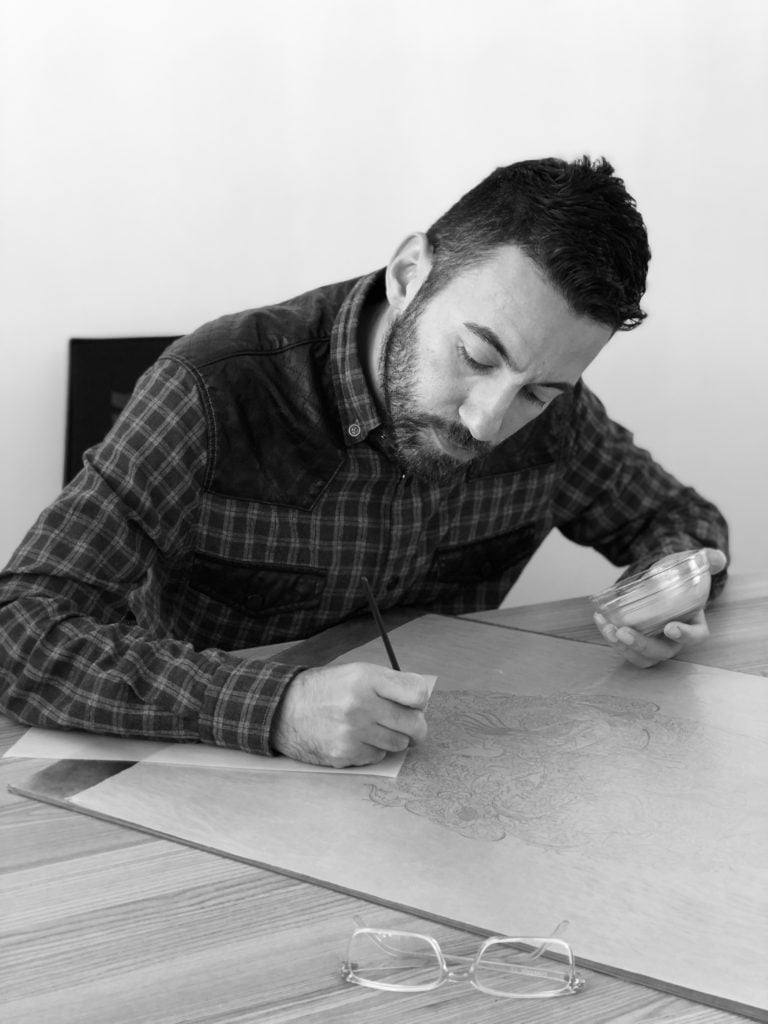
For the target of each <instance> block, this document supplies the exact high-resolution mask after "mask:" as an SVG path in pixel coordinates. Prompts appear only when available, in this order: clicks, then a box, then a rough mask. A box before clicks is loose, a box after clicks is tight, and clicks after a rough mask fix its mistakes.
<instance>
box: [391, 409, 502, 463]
mask: <svg viewBox="0 0 768 1024" xmlns="http://www.w3.org/2000/svg"><path fill="white" fill-rule="evenodd" d="M398 425H399V426H401V427H405V428H406V429H407V430H409V431H412V432H413V433H414V434H415V433H419V432H421V431H423V430H429V429H431V430H434V431H435V432H436V433H438V434H441V435H442V436H443V437H445V438H446V439H447V440H448V441H449V442H450V443H451V444H453V445H456V447H457V448H464V449H466V451H469V452H472V453H473V454H474V455H476V456H480V455H486V454H487V453H488V452H490V451H491V450H492V449H493V445H492V444H490V443H489V442H488V441H478V440H477V438H476V437H473V436H472V434H471V433H470V432H469V431H468V430H467V428H466V427H465V426H463V425H462V424H460V423H452V422H450V420H441V419H440V417H439V416H415V417H409V418H408V419H407V421H404V422H401V423H399V424H398Z"/></svg>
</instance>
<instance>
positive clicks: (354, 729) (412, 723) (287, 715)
mask: <svg viewBox="0 0 768 1024" xmlns="http://www.w3.org/2000/svg"><path fill="white" fill-rule="evenodd" d="M428 700H429V686H428V685H427V681H426V680H425V679H424V677H423V676H420V675H417V674H416V673H414V672H395V670H394V669H390V668H382V667H381V666H380V665H369V664H366V663H364V662H354V663H353V664H351V665H332V666H328V667H327V668H311V669H306V670H305V671H304V672H300V673H299V674H298V675H297V676H296V677H295V679H293V681H292V682H291V684H290V686H289V687H288V689H287V690H286V692H285V694H284V696H283V699H282V701H281V703H280V707H279V708H278V710H277V715H276V721H275V723H274V725H273V728H272V746H273V747H274V749H275V750H277V751H278V752H279V753H281V754H285V755H286V756H287V757H292V758H295V759H296V760H297V761H305V762H307V763H308V764H323V765H330V766H331V767H332V768H348V767H350V766H352V765H363V764H375V763H376V762H378V761H382V760H383V759H384V758H385V757H386V755H387V754H389V753H391V752H393V751H399V750H405V749H406V747H408V746H409V745H410V744H411V743H418V742H420V741H421V740H423V739H424V738H425V737H426V735H427V723H426V721H425V718H424V709H425V708H426V706H427V701H428Z"/></svg>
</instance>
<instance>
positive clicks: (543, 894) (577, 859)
mask: <svg viewBox="0 0 768 1024" xmlns="http://www.w3.org/2000/svg"><path fill="white" fill-rule="evenodd" d="M393 642H394V645H395V649H396V650H397V652H398V656H399V659H400V662H401V664H402V665H403V667H406V668H408V669H410V670H414V671H420V672H424V673H437V674H438V675H439V681H438V684H437V686H436V688H435V691H434V692H433V694H432V698H431V701H430V705H429V709H428V721H429V728H430V732H429V738H428V739H427V741H426V742H425V743H424V744H423V745H422V746H420V747H418V748H416V749H413V750H412V751H410V753H409V755H408V757H407V759H406V762H405V765H404V766H403V768H402V770H401V772H400V774H399V776H398V777H397V779H371V778H367V779H366V778H364V777H362V776H357V777H354V776H342V775H340V774H327V773H326V774H314V775H306V774H301V775H300V774H293V775H286V774H261V775H259V776H253V775H245V774H244V773H237V772H227V771H223V770H222V771H217V770H211V771H205V772H203V771H197V770H193V769H190V768H185V767H173V766H166V765H157V764H147V763H143V764H138V765H136V766H135V767H132V768H130V769H128V770H126V771H123V772H120V773H118V774H116V775H114V776H113V777H111V778H109V779H108V780H106V781H104V782H102V783H100V784H99V785H96V786H95V787H93V788H91V789H88V790H86V791H85V792H83V793H81V794H79V795H78V796H76V797H74V798H72V799H73V802H74V803H76V805H77V806H78V807H79V808H80V809H82V810H85V811H87V812H89V813H95V814H98V815H101V816H106V817H108V818H112V819H116V820H120V821H124V822H128V823H131V824H133V825H136V826H138V827H140V828H145V829H149V830H151V831H153V832H156V833H159V834H162V835H167V836H171V837H174V838H177V839H180V840H182V841H185V842H189V843H192V844H194V845H197V846H200V847H203V848H206V849H211V850H215V851H219V852H222V853H225V854H228V855H231V856H236V857H240V858H243V859H245V860H249V861H253V862H255V863H258V864H262V865H266V866H268V867H271V868H274V869H276V870H279V871H283V872H287V873H290V874H295V875H298V876H301V877H304V878H308V879H312V880H316V881H318V882H321V883H323V884H326V885H330V886H333V887H337V888H340V889H343V890H346V891H350V892H354V893H357V894H362V895H365V896H367V897H370V898H372V899H374V900H377V901H379V902H383V903H388V904H391V905H393V906H397V907H405V908H409V909H411V910H415V911H417V912H419V913H421V914H423V915H426V916H432V917H435V918H439V919H443V920H448V921H450V922H454V923H459V924H462V925H464V926H466V927H469V928H473V929H477V930H480V931H486V932H498V933H506V934H517V935H525V934H539V935H540V934H546V933H547V932H548V931H550V930H552V929H553V928H554V927H555V926H556V925H557V924H558V923H559V922H560V921H562V920H563V919H567V920H569V921H570V926H569V928H568V930H567V932H566V937H567V938H568V939H569V940H570V941H571V942H572V944H573V946H574V949H575V952H576V954H577V957H578V958H579V959H580V960H581V961H582V962H584V963H586V964H590V963H591V964H594V965H600V966H602V967H603V968H608V969H610V970H611V971H612V972H614V973H617V974H620V975H623V976H629V977H637V978H638V979H639V980H642V981H644V982H646V983H649V984H653V985H657V986H659V987H662V988H666V989H668V990H670V991H674V992H679V993H682V994H685V995H689V996H691V997H693V998H698V999H700V1000H702V1001H705V1002H712V1003H714V1004H716V1005H723V1006H725V1007H729V1008H732V1009H740V1010H742V1011H743V1012H748V1013H750V1014H752V1015H755V1016H761V1015H762V1016H763V1017H765V1016H766V1014H768V971H766V970H765V964H766V963H768V882H767V876H766V871H767V870H768V869H767V865H768V797H767V795H766V794H768V681H766V680H765V679H764V678H761V677H753V676H748V675H743V674H741V673H736V672H728V671H726V670H723V669H717V668H708V667H703V666H698V665H692V664H682V663H668V664H666V665H662V666H659V667H657V668H654V669H652V670H648V671H642V670H638V669H635V668H633V667H632V666H629V665H624V664H622V663H621V662H620V661H618V660H617V657H616V655H615V654H614V653H613V652H611V651H610V650H608V649H606V648H603V647H597V646H591V645H587V644H582V643H578V642H574V641H568V640H557V639H552V638H549V637H543V636H538V635H534V634H527V633H519V632H513V631H509V630H502V629H498V628H496V627H494V626H487V625H483V624H479V623H475V622H466V621H464V622H462V621H456V620H453V619H451V620H448V619H444V618H441V617H438V616H426V617H424V618H422V619H419V620H416V621H414V622H411V623H409V624H407V625H405V626H403V627H401V628H399V629H398V630H396V631H395V632H394V633H393ZM382 654H383V652H382V650H381V645H380V643H372V644H370V645H366V647H364V648H361V649H358V650H357V651H354V652H351V653H350V654H349V655H348V656H347V659H345V660H351V659H359V658H361V657H364V658H366V659H368V660H372V661H383V658H382Z"/></svg>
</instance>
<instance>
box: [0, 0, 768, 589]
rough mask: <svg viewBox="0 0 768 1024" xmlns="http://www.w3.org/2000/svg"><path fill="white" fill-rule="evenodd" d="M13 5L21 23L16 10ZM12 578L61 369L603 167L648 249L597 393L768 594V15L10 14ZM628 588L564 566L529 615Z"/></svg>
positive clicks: (195, 9)
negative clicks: (527, 182) (514, 187)
mask: <svg viewBox="0 0 768 1024" xmlns="http://www.w3.org/2000/svg"><path fill="white" fill-rule="evenodd" d="M0 2H1V0H0ZM0 9H1V11H2V22H1V23H0V69H1V70H0V75H1V76H2V77H1V78H0V96H1V97H2V99H1V100H0V102H2V111H1V113H2V122H1V127H0V131H1V132H2V135H1V137H0V175H1V176H2V187H0V204H1V205H0V217H1V225H2V227H1V232H0V233H1V239H0V246H1V249H0V288H1V289H2V293H3V294H2V304H1V306H0V328H1V330H2V334H1V335H0V346H1V351H2V357H3V360H2V374H1V375H0V410H2V430H1V431H0V470H1V472H2V499H1V506H0V513H1V515H2V518H1V519H0V562H4V561H5V560H6V559H7V557H8V556H9V555H10V553H11V551H12V550H13V548H14V547H15V545H16V544H17V543H18V541H19V540H20V539H21V537H22V535H23V533H24V531H25V530H26V528H27V527H28V526H29V525H30V523H31V522H32V520H33V518H34V516H35V515H36V514H37V513H38V512H39V511H40V509H41V508H42V507H43V506H44V505H45V504H47V502H48V501H50V500H51V499H52V498H53V497H54V496H55V495H56V493H57V491H58V488H59V484H60V479H61V466H62V459H63V424H64V397H65V385H66V343H67V339H68V338H69V337H70V336H73V335H86V336H87V335H95V336H99V335H104V334H113V335H114V334H142V333H146V334H150V333H152V334H154V333H159V334H163V333H175V332H184V331H186V330H190V329H193V328H194V327H196V326H197V325H198V324H200V323H201V322H202V321H204V320H206V319H209V318H211V317H214V316H217V315H219V314H221V313H225V312H231V311H234V310H236V309H240V308H245V307H248V306H253V305H257V304H260V303H267V302H270V301H273V300H277V299H280V298H284V297H287V296H289V295H291V294H295V293H297V292H299V291H300V290H302V289H304V288H308V287H312V286H314V285H317V284H320V283H323V282H327V281H332V280H336V279H341V278H344V277H347V276H353V275H355V274H358V273H362V272H364V271H367V270H369V269H373V268H374V267H376V266H379V265H382V264H383V263H384V262H386V260H387V259H388V257H389V255H390V254H391V252H392V251H393V249H394V247H395V246H396V244H397V243H398V242H399V241H400V239H401V237H402V236H404V235H405V234H406V233H407V232H408V231H410V230H412V229H422V228H425V227H426V226H427V225H428V224H429V223H430V222H431V220H432V219H433V218H434V217H435V216H436V215H438V214H439V213H440V212H442V210H443V209H444V208H445V207H446V206H447V205H448V204H449V203H451V202H452V201H453V200H454V199H455V198H457V197H458V195H459V194H460V193H462V192H463V191H465V190H466V189H467V188H469V187H471V186H472V185H474V184H475V183H476V181H477V180H479V179H480V178H481V177H482V176H484V175H485V174H486V173H488V172H489V171H490V170H491V169H492V168H493V167H494V166H496V165H497V164H500V163H508V162H511V161H513V160H515V159H522V158H525V157H530V156H539V155H550V154H554V155H562V156H566V157H573V156H577V155H579V154H581V153H582V152H589V153H591V154H592V155H599V154H605V155H607V156H608V157H609V158H610V159H611V160H612V161H613V163H614V164H615V166H616V168H617V170H618V172H619V173H620V174H621V175H622V176H623V177H624V178H625V180H626V182H627V184H628V186H629V188H630V191H631V192H632V193H633V194H634V195H635V197H636V198H637V200H638V204H639V206H640V209H641V210H642V212H643V213H644V215H645V217H646V220H647V223H648V226H649V230H650V233H651V240H652V245H653V251H654V258H653V264H652V272H651V277H650V288H649V293H648V297H647V303H646V305H647V308H648V310H649V312H650V314H651V316H650V317H649V320H648V322H647V323H646V324H645V325H644V326H643V327H642V328H640V330H639V331H637V332H634V333H631V334H628V335H619V336H617V337H616V338H615V339H614V341H612V342H611V345H610V346H609V349H608V350H607V351H606V353H604V354H603V355H602V356H601V357H600V359H599V360H598V362H597V363H596V364H595V366H594V367H593V368H591V369H590V371H589V373H588V377H587V379H588V381H589V383H591V384H592V386H594V387H595V388H596V389H597V390H598V392H599V393H600V394H601V396H602V397H603V399H604V400H605V401H606V403H607V405H608V407H609V409H610V411H611V412H612V413H613V414H614V415H615V416H616V418H618V419H620V420H621V421H622V422H625V423H626V424H628V425H631V426H632V427H633V428H634V429H635V431H636V435H637V438H638V440H639V441H640V442H641V443H642V444H644V445H646V446H648V447H650V448H652V450H653V451H654V452H655V453H656V454H657V456H658V457H659V458H660V460H661V461H662V462H663V463H665V464H666V465H667V466H668V467H669V468H670V469H672V470H673V471H674V472H676V473H678V475H680V476H682V477H684V478H685V479H686V481H688V482H692V483H694V484H696V485H697V486H698V487H699V488H700V490H702V491H703V492H704V493H705V494H707V495H708V496H711V497H712V498H713V499H715V500H716V501H717V502H718V503H719V504H720V505H721V506H722V508H723V509H724V511H725V512H726V514H727V515H728V517H729V519H730V521H731V523H732V528H733V534H734V537H733V555H734V569H735V570H739V571H751V570H753V569H768V544H766V542H765V536H764V530H763V519H764V518H765V512H764V510H765V507H766V504H768V485H767V484H766V457H765V453H764V451H765V446H766V442H768V414H767V413H766V401H765V398H764V392H765V383H764V380H765V379H766V377H768V355H766V344H765V341H766V330H765V327H764V324H763V318H762V317H761V316H760V313H761V312H762V306H763V302H764V300H763V295H764V294H765V290H766V280H768V273H767V271H768V259H767V258H766V246H765V241H766V238H767V237H768V231H767V228H768V199H767V198H766V196H767V194H768V190H766V187H765V182H766V180H768V142H767V141H766V124H767V123H768V73H767V71H766V68H767V67H768V54H767V50H768V3H765V2H764V0H388V2H376V3H374V2H371V0H274V2H270V3H262V2H259V0H178V2H174V0H125V2H118V0H4V2H2V7H1V8H0ZM615 575H616V571H615V570H614V569H613V567H611V566H609V565H608V564H607V563H605V562H604V561H603V559H601V558H600V557H599V556H598V555H596V554H595V553H593V552H591V551H584V550H582V549H577V548H575V547H574V546H572V545H570V544H567V543H566V542H565V541H562V540H561V539H558V538H554V539H553V540H552V541H550V542H547V544H546V545H545V546H544V548H543V549H542V551H541V552H540V554H539V555H537V557H536V558H535V559H534V561H533V563H532V564H531V566H530V567H529V569H528V570H527V571H526V573H525V575H524V577H523V579H522V580H521V582H520V584H519V586H518V587H517V588H516V589H515V592H514V597H513V601H514V602H520V601H528V600H538V599H547V598H552V597H559V596H568V595H571V594H576V593H583V592H584V591H586V590H590V589H594V588H595V587H597V586H599V585H602V583H604V582H608V581H609V580H610V579H612V578H613V577H614V576H615Z"/></svg>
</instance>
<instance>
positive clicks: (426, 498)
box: [0, 273, 727, 753]
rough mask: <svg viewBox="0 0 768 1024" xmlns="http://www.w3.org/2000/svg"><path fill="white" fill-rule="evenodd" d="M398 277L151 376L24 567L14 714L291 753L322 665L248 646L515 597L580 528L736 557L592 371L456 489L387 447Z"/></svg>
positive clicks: (3, 616) (5, 617)
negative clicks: (278, 732) (270, 657)
mask: <svg viewBox="0 0 768 1024" xmlns="http://www.w3.org/2000/svg"><path fill="white" fill-rule="evenodd" d="M380 287H381V274H380V273H379V274H374V275H370V276H368V277H366V278H363V279H360V280H359V281H357V282H348V283H346V284H345V285H343V286H340V285H339V286H330V287H328V288H326V289H318V290H317V291H315V292H312V293H308V295H307V296H301V297H299V298H298V299H296V300H292V302H291V303H287V304H284V305H283V306H278V307H270V308H269V309H266V310H254V311H250V312H248V313H244V314H240V315H239V316H238V317H227V318H223V319H222V320H219V321H215V322H214V323H213V324H210V325H207V326H206V327H205V328H202V329H201V331H200V332H196V333H195V334H194V335H191V336H190V337H189V338H188V339H182V341H180V342H178V343H176V345H175V346H174V347H173V348H172V349H171V350H170V352H169V353H168V354H167V355H164V356H163V357H162V358H161V359H160V360H159V362H158V363H157V364H155V366H154V367H153V368H152V369H151V370H150V371H148V373H147V374H145V375H144V377H143V378H142V380H141V381H140V382H139V385H138V386H137V388H136V390H135V392H134V395H133V397H132V399H131V401H130V403H129V405H128V407H127V408H126V410H125V412H124V413H123V415H122V417H121V419H120V420H119V421H118V423H117V424H116V425H115V427H114V428H113V430H112V431H111V433H110V434H109V436H108V437H107V438H106V440H105V441H104V442H103V443H102V444H101V445H99V446H97V447H96V448H95V449H92V450H91V451H90V452H89V453H87V455H86V458H85V469H84V470H83V472H82V473H81V474H80V475H79V476H78V477H77V478H76V479H75V480H74V481H73V482H72V483H71V484H70V485H69V486H68V487H67V488H66V489H65V490H64V492H63V493H62V494H61V495H60V497H59V498H58V499H57V500H56V501H55V502H54V503H53V504H52V505H51V506H50V507H49V508H48V509H47V510H46V511H45V512H44V513H43V514H42V515H41V517H40V518H39V520H38V522H37V523H36V524H35V525H34V527H33V528H32V530H31V531H30V533H29V534H28V536H27V537H26V539H25V540H24V541H23V543H22V545H21V546H20V548H19V549H18V551H17V552H16V554H15V555H14V557H13V559H12V560H11V562H10V564H9V565H8V566H7V568H6V570H5V572H4V573H3V574H2V575H0V647H1V650H0V694H1V695H2V700H1V701H0V706H2V708H3V709H4V710H5V711H6V713H8V714H9V715H11V716H12V717H14V718H16V719H17V720H19V721H21V722H25V723H28V724H31V725H41V726H47V727H60V728H72V729H85V730H89V731H95V732H101V733H108V734H115V735H122V736H134V737H135V736H143V737H149V738H155V739H165V740H186V741H202V742H204V743H212V744H218V745H222V746H227V747H233V748H240V749H244V750H251V751H254V752H257V753H268V752H269V751H270V745H269V737H270V729H271V726H272V722H273V718H274V715H275V711H276V709H277V707H278V704H279V701H280V698H281V696H282V694H283V692H284V690H285V687H286V686H287V685H288V684H289V683H290V681H291V680H292V679H293V677H294V676H295V674H296V673H297V672H298V671H300V669H298V668H296V667H295V666H290V665H287V664H282V663H280V661H279V660H276V661H252V660H251V661H243V660H242V659H240V658H238V657H236V656H235V655H234V654H232V653H231V652H232V651H235V650H237V649H239V648H243V647H252V646H257V645H259V644H267V643H272V642H276V641H280V640H286V639H292V638H300V637H305V636H309V635H312V634H313V633H316V632H317V631H319V630H321V629H323V628H325V627H328V626H330V625H333V624H335V623H338V622H340V621H342V620H344V619H346V618H348V617H350V616H354V615H357V614H365V613H366V602H365V596H364V593H363V590H362V588H361V585H360V577H361V576H362V575H367V576H368V577H369V579H370V580H371V581H372V583H373V585H374V589H375V591H376V593H377V597H378V600H379V602H380V603H381V605H382V607H384V608H388V607H392V606H396V605H413V606H419V607H422V608H425V609H430V610H433V611H436V612H442V613H462V612H468V611H474V610H478V609H481V608H488V607H495V606H497V605H498V604H499V602H500V601H501V599H502V598H503V597H504V595H505V594H506V592H507V590H508V589H509V587H510V586H512V584H513V583H514V581H515V580H516V579H517V577H518V576H519V574H520V573H521V571H522V570H523V568H524V567H525V565H526V563H527V562H528V560H529V559H530V557H531V555H532V554H533V553H534V551H535V550H536V548H537V547H538V546H539V544H540V543H541V541H542V540H543V539H544V537H545V536H546V535H547V533H548V532H549V531H550V530H551V529H553V528H558V529H560V530H561V531H562V532H563V533H564V534H565V536H566V537H569V538H570V539H572V540H574V541H576V542H577V543H579V544H586V545H590V546H593V547H595V548H596V549H597V550H598V551H600V552H602V553H603V554H604V555H605V556H606V557H607V558H609V559H610V560H611V561H612V562H614V563H615V564H616V565H620V566H629V569H630V570H636V569H638V568H641V567H643V566H645V565H647V564H649V563H650V562H651V561H653V560H654V559H656V558H658V557H660V556H661V555H664V554H667V553H671V552H673V551H679V550H683V549H687V548H692V547H699V546H711V547H718V548H721V549H723V550H725V549H726V547H727V528H726V524H725V522H724V520H723V518H722V516H721V515H720V514H719V512H718V511H717V509H715V508H714V507H713V506H712V505H711V504H710V503H709V502H707V501H705V500H704V499H703V498H702V497H700V495H698V494H697V493H696V492H695V491H694V490H692V489H691V488H689V487H685V486H683V485H682V484H680V483H679V482H678V481H677V480H676V479H674V477H672V476H670V475H669V474H668V473H666V472H665V471H664V470H663V469H661V467H659V466H658V465H657V464H656V463H655V462H654V461H653V459H651V457H650V455H649V454H648V453H647V452H645V451H644V450H642V449H640V448H638V447H637V446H635V444H634V443H633V439H632V436H631V434H629V433H628V432H627V431H626V430H624V429H623V428H622V427H620V426H619V425H618V424H616V423H615V422H613V421H612V420H611V419H609V418H608V416H607V415H606V413H605V410H604V408H603V406H602V405H601V404H600V402H599V401H598V400H597V399H596V398H595V396H594V395H592V394H591V393H590V391H589V390H588V389H587V388H586V387H585V386H583V385H581V384H580V385H578V386H577V387H576V388H575V389H573V391H571V392H568V393H566V394H563V395H562V396H560V397H559V398H557V399H556V400H555V401H554V402H553V403H552V405H551V406H550V407H549V408H548V409H547V410H546V412H544V413H543V414H542V415H541V416H540V417H539V418H538V419H537V420H535V421H534V422H533V423H532V424H529V425H528V426H527V427H526V428H525V429H524V430H523V431H521V432H520V433H519V434H518V435H515V436H514V437H513V438H511V439H510V440H509V441H508V442H507V443H505V444H504V445H502V446H501V447H500V448H498V449H497V450H496V451H494V452H493V453H492V454H491V455H490V456H489V457H488V458H487V459H484V460H482V461H481V462H478V463H476V464H473V465H472V466H471V467H470V468H469V469H467V470H466V471H465V472H464V473H462V474H459V475H457V476H456V478H455V479H453V480H451V481H450V482H445V483H439V484H438V483H425V482H422V481H419V480H415V479H413V478H411V477H409V476H408V475H406V474H404V473H403V471H402V469H401V467H400V466H399V465H398V464H397V462H396V461H395V460H393V459H392V458H391V457H390V455H389V454H388V452H387V447H386V444H385V442H384V440H383V438H382V434H381V431H380V426H381V425H380V423H379V417H378V414H377V411H376V407H375V405H374V402H373V400H372V397H371V395H370V393H369V391H368V389H367V386H366V382H365V378H364V375H363V372H362V369H361V367H360V363H359V361H358V356H357V345H356V334H357V327H358V321H359V316H360V311H361V308H362V304H363V302H364V300H365V298H366V296H367V295H370V294H371V292H372V290H373V289H376V288H380Z"/></svg>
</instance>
